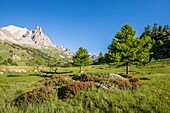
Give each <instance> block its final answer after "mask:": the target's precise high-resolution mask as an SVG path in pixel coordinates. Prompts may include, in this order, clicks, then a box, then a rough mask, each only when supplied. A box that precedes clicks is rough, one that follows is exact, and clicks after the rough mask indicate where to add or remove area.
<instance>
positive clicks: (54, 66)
mask: <svg viewBox="0 0 170 113" xmlns="http://www.w3.org/2000/svg"><path fill="white" fill-rule="evenodd" d="M48 66H49V67H50V68H51V69H53V70H54V71H55V72H57V70H58V68H59V67H61V66H63V63H62V62H61V61H60V60H59V59H54V60H51V61H50V62H49V63H48Z"/></svg>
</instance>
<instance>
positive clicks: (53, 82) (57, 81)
mask: <svg viewBox="0 0 170 113" xmlns="http://www.w3.org/2000/svg"><path fill="white" fill-rule="evenodd" d="M39 82H41V83H42V84H43V85H45V86H61V85H66V84H69V83H71V82H72V81H71V80H68V79H64V78H61V77H59V76H52V77H50V78H45V79H43V80H40V81H39Z"/></svg>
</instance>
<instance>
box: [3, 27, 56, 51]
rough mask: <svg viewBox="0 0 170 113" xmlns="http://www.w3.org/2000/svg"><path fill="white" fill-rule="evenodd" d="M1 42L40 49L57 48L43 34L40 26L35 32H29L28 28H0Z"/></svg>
mask: <svg viewBox="0 0 170 113" xmlns="http://www.w3.org/2000/svg"><path fill="white" fill-rule="evenodd" d="M0 40H1V41H10V42H13V43H16V44H20V45H23V44H26V45H30V46H32V47H38V48H42V47H43V48H50V47H55V46H54V45H53V43H52V42H51V40H50V39H49V38H48V37H47V36H46V35H45V34H44V33H43V32H42V28H41V27H38V26H37V27H36V28H35V30H28V29H27V28H20V27H16V26H13V25H10V26H7V27H3V28H0Z"/></svg>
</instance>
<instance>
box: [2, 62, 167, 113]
mask: <svg viewBox="0 0 170 113" xmlns="http://www.w3.org/2000/svg"><path fill="white" fill-rule="evenodd" d="M101 67H102V68H103V69H101ZM130 69H131V71H132V72H131V74H132V75H133V76H136V77H141V76H142V77H148V78H150V79H151V80H150V81H142V82H143V83H145V84H144V85H142V86H141V87H140V88H138V89H136V90H133V91H120V90H119V91H118V90H113V91H107V90H104V89H101V88H99V89H96V88H94V90H93V92H90V91H86V92H84V93H83V94H80V95H77V96H75V97H73V98H71V99H66V100H65V99H64V100H61V99H58V98H56V99H55V100H54V101H52V102H47V103H44V104H36V105H33V106H32V105H28V106H26V107H15V106H13V104H12V100H13V99H15V98H16V97H18V96H19V95H20V94H22V93H23V92H25V91H29V90H30V89H32V88H33V87H38V86H36V85H35V84H36V82H37V81H38V80H40V79H42V77H38V76H32V74H31V73H25V74H24V73H20V74H19V73H8V74H7V75H11V74H12V75H14V76H12V77H9V76H7V75H6V76H0V92H1V93H0V112H3V113H19V112H28V113H33V112H34V113H35V112H37V113H38V112H39V113H45V112H50V113H53V112H63V113H65V112H93V113H95V112H164V113H169V112H170V108H169V106H170V88H169V87H170V82H169V81H170V75H169V73H170V64H169V63H167V62H166V61H165V62H164V63H161V62H158V63H156V64H153V65H150V66H147V67H144V68H143V67H140V68H136V67H134V66H132V67H131V68H130ZM71 71H73V72H71ZM84 71H85V72H111V73H120V72H124V71H125V70H124V67H121V68H114V67H112V68H109V66H107V65H101V66H89V67H85V68H84ZM59 72H68V73H67V74H72V73H77V72H78V68H62V69H60V70H59Z"/></svg>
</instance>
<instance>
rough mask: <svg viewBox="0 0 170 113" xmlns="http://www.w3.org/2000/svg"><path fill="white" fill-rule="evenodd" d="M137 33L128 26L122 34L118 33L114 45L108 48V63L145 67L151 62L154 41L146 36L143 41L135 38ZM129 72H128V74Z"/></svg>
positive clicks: (123, 28) (125, 26) (124, 27)
mask: <svg viewBox="0 0 170 113" xmlns="http://www.w3.org/2000/svg"><path fill="white" fill-rule="evenodd" d="M135 34H136V31H135V30H134V29H133V28H132V26H130V25H129V24H126V25H124V26H123V27H122V29H121V31H120V32H117V34H116V36H115V38H114V39H113V41H112V44H111V45H110V46H109V47H108V49H109V51H108V53H107V54H106V61H107V62H110V63H115V64H118V63H119V62H123V65H127V66H129V65H130V64H136V65H144V64H146V63H148V62H149V61H150V54H151V53H150V52H149V51H150V49H151V48H152V43H153V41H152V40H151V38H150V37H149V36H146V35H144V36H143V37H142V38H141V39H140V38H135ZM128 71H129V70H126V72H127V74H128Z"/></svg>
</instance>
